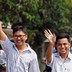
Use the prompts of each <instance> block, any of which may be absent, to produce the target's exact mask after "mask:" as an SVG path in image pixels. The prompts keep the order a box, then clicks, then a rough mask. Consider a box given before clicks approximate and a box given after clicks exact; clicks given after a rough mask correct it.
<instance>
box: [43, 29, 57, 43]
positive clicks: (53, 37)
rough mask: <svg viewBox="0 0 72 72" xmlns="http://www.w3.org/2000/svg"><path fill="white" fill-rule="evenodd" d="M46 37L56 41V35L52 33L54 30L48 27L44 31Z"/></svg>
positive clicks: (52, 41) (50, 40) (53, 41)
mask: <svg viewBox="0 0 72 72" xmlns="http://www.w3.org/2000/svg"><path fill="white" fill-rule="evenodd" d="M44 33H45V37H46V38H47V39H48V40H49V42H50V43H55V41H56V36H55V34H52V32H51V31H50V30H49V29H48V30H45V31H44Z"/></svg>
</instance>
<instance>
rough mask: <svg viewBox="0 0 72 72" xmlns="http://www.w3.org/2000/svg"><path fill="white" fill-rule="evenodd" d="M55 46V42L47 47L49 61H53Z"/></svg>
mask: <svg viewBox="0 0 72 72" xmlns="http://www.w3.org/2000/svg"><path fill="white" fill-rule="evenodd" d="M53 47H54V44H53V43H49V46H48V48H47V52H46V59H47V61H48V63H50V62H51V60H52V49H53Z"/></svg>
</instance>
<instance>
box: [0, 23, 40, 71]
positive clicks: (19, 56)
mask: <svg viewBox="0 0 72 72" xmlns="http://www.w3.org/2000/svg"><path fill="white" fill-rule="evenodd" d="M1 24H2V22H0V40H1V45H2V47H3V50H4V51H5V53H6V56H7V72H40V70H39V65H38V59H37V54H36V53H35V51H33V50H32V49H31V47H30V46H29V44H28V43H26V40H27V39H28V36H27V31H26V27H25V26H22V25H21V24H14V25H13V26H12V29H13V38H14V43H13V42H11V41H10V40H9V39H8V37H7V35H6V34H5V33H4V32H3V30H2V27H1Z"/></svg>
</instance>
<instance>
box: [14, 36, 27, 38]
mask: <svg viewBox="0 0 72 72" xmlns="http://www.w3.org/2000/svg"><path fill="white" fill-rule="evenodd" d="M24 36H26V35H14V38H23V37H24Z"/></svg>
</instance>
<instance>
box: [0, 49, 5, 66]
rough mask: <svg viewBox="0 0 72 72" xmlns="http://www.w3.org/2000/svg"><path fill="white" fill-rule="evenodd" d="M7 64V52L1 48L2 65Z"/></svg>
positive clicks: (0, 61) (0, 63) (0, 62)
mask: <svg viewBox="0 0 72 72" xmlns="http://www.w3.org/2000/svg"><path fill="white" fill-rule="evenodd" d="M3 64H6V54H5V52H4V51H3V50H0V65H3Z"/></svg>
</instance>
